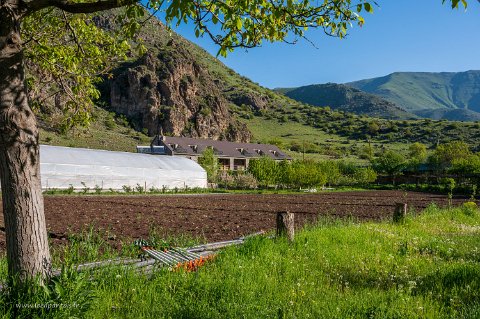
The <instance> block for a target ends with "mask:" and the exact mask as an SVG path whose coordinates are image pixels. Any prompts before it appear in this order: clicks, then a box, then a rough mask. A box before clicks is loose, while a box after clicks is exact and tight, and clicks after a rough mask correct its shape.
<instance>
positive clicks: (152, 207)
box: [0, 191, 466, 250]
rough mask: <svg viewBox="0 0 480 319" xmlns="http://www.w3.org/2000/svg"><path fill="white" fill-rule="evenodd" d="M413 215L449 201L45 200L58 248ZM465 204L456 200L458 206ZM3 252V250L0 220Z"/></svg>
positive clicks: (349, 197) (378, 194) (395, 196)
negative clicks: (80, 241)
mask: <svg viewBox="0 0 480 319" xmlns="http://www.w3.org/2000/svg"><path fill="white" fill-rule="evenodd" d="M404 201H405V202H407V203H408V204H409V206H410V207H413V208H414V209H415V211H417V212H418V211H420V210H421V209H423V208H425V207H426V206H428V205H429V204H430V203H433V202H435V203H436V204H437V205H439V206H445V205H446V204H447V198H446V196H442V195H433V194H425V193H415V192H409V193H408V194H407V196H405V193H404V192H401V191H362V192H342V193H337V192H334V193H318V194H298V195H236V194H235V195H233V194H226V195H178V196H173V195H172V196H171V195H158V196H96V195H95V196H93V195H92V196H78V195H75V196H46V197H45V215H46V219H47V228H48V231H49V233H50V236H51V237H53V238H54V243H58V242H61V241H64V240H65V238H66V237H67V235H68V234H69V233H78V232H81V231H82V230H85V229H88V228H89V227H90V226H92V225H93V227H95V228H97V229H103V230H108V231H109V233H110V234H112V236H109V237H110V240H112V244H113V245H115V244H118V242H119V241H120V240H121V239H133V238H148V235H149V233H150V232H151V231H152V229H155V231H156V232H157V233H159V234H161V235H165V236H166V235H179V234H188V235H190V236H200V237H204V238H205V239H206V240H208V241H217V240H226V239H233V238H237V237H239V236H242V235H245V234H250V233H254V232H256V231H259V230H268V229H272V228H273V227H275V212H278V211H285V210H288V211H291V212H295V213H298V214H297V215H296V217H295V218H296V223H297V224H298V225H299V226H300V225H302V224H303V223H305V222H306V221H307V220H314V219H315V218H316V216H318V215H319V214H320V215H330V216H335V217H338V218H350V217H352V218H355V219H358V220H380V219H386V218H391V215H392V213H393V210H394V205H395V203H396V202H404ZM464 201H466V199H460V198H458V199H454V200H453V203H454V204H455V205H458V204H461V203H462V202H464ZM0 227H1V228H0V229H1V231H0V250H2V249H5V234H4V232H3V229H4V227H3V220H0Z"/></svg>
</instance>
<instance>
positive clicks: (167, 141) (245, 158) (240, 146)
mask: <svg viewBox="0 0 480 319" xmlns="http://www.w3.org/2000/svg"><path fill="white" fill-rule="evenodd" d="M207 148H212V149H213V152H214V154H215V156H217V158H218V161H219V163H220V168H221V169H224V170H244V169H246V168H247V167H248V163H249V160H250V159H254V158H260V157H262V156H267V157H270V158H272V159H274V160H279V161H280V160H291V159H292V158H291V157H290V156H288V155H286V154H285V153H284V152H282V151H281V150H280V149H279V148H278V147H277V146H275V145H270V144H255V143H234V142H228V141H215V140H209V139H196V138H189V137H171V136H157V137H156V138H155V139H154V140H153V141H152V145H151V146H138V147H137V152H141V153H150V154H159V155H170V156H184V157H188V158H190V159H192V160H194V161H197V160H198V157H200V156H201V155H202V153H203V151H204V150H205V149H207Z"/></svg>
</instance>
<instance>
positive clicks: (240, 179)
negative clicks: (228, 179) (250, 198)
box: [234, 173, 258, 189]
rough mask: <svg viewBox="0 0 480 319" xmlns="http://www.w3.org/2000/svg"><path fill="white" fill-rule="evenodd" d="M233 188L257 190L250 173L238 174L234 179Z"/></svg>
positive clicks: (254, 180) (255, 182) (255, 181)
mask: <svg viewBox="0 0 480 319" xmlns="http://www.w3.org/2000/svg"><path fill="white" fill-rule="evenodd" d="M234 183H235V186H236V187H238V188H241V189H255V188H257V184H258V183H257V180H256V179H255V177H254V176H253V175H252V174H251V173H245V174H238V175H237V176H235V178H234Z"/></svg>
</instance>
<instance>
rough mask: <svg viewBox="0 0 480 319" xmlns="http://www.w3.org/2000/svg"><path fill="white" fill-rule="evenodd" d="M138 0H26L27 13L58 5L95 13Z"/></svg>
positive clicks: (64, 9)
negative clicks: (91, 0) (77, 0)
mask: <svg viewBox="0 0 480 319" xmlns="http://www.w3.org/2000/svg"><path fill="white" fill-rule="evenodd" d="M137 2H138V0H99V1H96V2H74V1H72V0H31V1H28V2H26V1H24V8H25V14H26V15H28V14H31V13H33V12H36V11H39V10H42V9H45V8H48V7H56V8H59V9H61V10H63V11H66V12H69V13H93V12H97V11H104V10H109V9H114V8H119V7H123V6H127V5H131V4H135V3H137Z"/></svg>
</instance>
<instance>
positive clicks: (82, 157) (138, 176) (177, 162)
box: [40, 145, 207, 189]
mask: <svg viewBox="0 0 480 319" xmlns="http://www.w3.org/2000/svg"><path fill="white" fill-rule="evenodd" d="M40 174H41V176H42V187H43V188H58V189H66V188H69V187H74V188H75V189H82V188H85V187H88V188H90V189H94V188H96V187H102V188H103V189H109V188H112V189H122V188H123V186H125V185H127V186H131V187H135V186H138V185H140V186H143V187H146V188H147V189H150V188H152V187H154V188H157V189H161V188H163V187H166V188H169V189H172V188H175V187H178V188H184V187H186V186H188V187H206V186H207V173H206V172H205V170H204V169H203V168H202V167H201V166H200V165H198V163H196V162H195V161H192V160H190V159H188V158H184V157H175V156H153V155H148V154H137V153H126V152H111V151H104V150H92V149H84V148H71V147H60V146H48V145H41V146H40Z"/></svg>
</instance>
